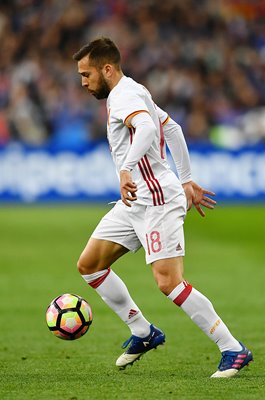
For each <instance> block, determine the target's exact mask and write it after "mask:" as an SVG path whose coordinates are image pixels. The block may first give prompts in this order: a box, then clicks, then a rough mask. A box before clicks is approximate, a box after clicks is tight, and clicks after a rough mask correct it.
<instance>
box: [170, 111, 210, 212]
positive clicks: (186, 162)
mask: <svg viewBox="0 0 265 400" xmlns="http://www.w3.org/2000/svg"><path fill="white" fill-rule="evenodd" d="M163 130H164V135H165V140H166V143H167V145H168V148H169V151H170V153H171V155H172V158H173V160H174V162H175V165H176V168H177V171H178V175H179V179H180V182H181V184H182V186H183V189H184V191H185V194H186V198H187V208H188V210H190V209H191V207H192V204H193V205H194V206H195V208H196V210H197V211H198V212H199V214H200V215H201V216H202V217H204V216H205V213H204V211H203V209H202V208H201V206H204V207H206V208H209V209H213V208H214V206H215V204H216V201H215V200H213V199H211V198H210V197H209V196H215V193H214V192H211V191H209V190H206V189H203V188H202V187H200V186H199V185H198V184H197V183H196V182H194V181H192V177H191V166H190V157H189V152H188V148H187V144H186V141H185V138H184V135H183V132H182V129H181V127H180V125H178V124H177V123H176V122H175V121H173V120H172V119H171V118H168V119H167V120H166V124H164V126H163Z"/></svg>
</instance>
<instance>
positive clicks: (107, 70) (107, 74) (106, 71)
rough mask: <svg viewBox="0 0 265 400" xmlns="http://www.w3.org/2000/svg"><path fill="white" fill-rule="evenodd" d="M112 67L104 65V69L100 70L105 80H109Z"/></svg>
mask: <svg viewBox="0 0 265 400" xmlns="http://www.w3.org/2000/svg"><path fill="white" fill-rule="evenodd" d="M113 69H114V67H113V65H111V64H105V65H104V67H103V68H102V73H103V75H104V76H105V78H110V77H111V76H112V74H113Z"/></svg>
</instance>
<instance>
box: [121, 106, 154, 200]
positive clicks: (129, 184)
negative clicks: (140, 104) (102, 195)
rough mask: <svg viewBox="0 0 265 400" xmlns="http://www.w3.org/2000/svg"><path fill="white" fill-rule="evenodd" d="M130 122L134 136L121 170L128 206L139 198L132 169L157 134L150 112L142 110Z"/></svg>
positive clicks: (123, 194) (123, 191) (123, 195)
mask: <svg viewBox="0 0 265 400" xmlns="http://www.w3.org/2000/svg"><path fill="white" fill-rule="evenodd" d="M128 123H129V124H130V125H131V126H132V127H133V128H134V130H135V132H134V138H133V142H132V145H131V147H130V150H129V152H128V154H127V157H126V160H125V161H124V163H123V165H122V167H121V170H120V192H121V199H122V201H123V202H124V204H126V206H128V207H131V204H130V201H135V200H136V199H137V195H136V192H137V187H136V185H135V183H134V182H133V181H132V176H131V171H132V170H133V169H134V167H135V166H136V165H137V163H138V162H139V161H140V160H141V158H142V157H143V156H144V155H145V154H146V153H147V152H148V150H149V149H150V147H151V145H152V143H153V140H154V138H155V134H156V126H155V124H154V122H153V120H152V118H151V116H150V114H149V113H148V112H140V113H138V114H136V115H135V116H133V117H132V118H131V119H130V121H128Z"/></svg>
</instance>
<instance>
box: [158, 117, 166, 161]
mask: <svg viewBox="0 0 265 400" xmlns="http://www.w3.org/2000/svg"><path fill="white" fill-rule="evenodd" d="M159 125H160V155H161V158H162V159H163V160H164V158H165V155H164V145H165V136H164V129H163V125H162V123H161V121H160V120H159Z"/></svg>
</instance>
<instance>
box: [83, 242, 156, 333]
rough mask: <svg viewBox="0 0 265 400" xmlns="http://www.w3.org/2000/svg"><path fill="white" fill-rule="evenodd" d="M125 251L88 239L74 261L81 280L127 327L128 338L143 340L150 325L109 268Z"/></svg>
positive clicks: (119, 246) (123, 285) (120, 281)
mask: <svg viewBox="0 0 265 400" xmlns="http://www.w3.org/2000/svg"><path fill="white" fill-rule="evenodd" d="M127 252H128V249H126V248H125V247H123V246H122V245H120V244H118V243H113V242H109V241H107V240H98V239H94V238H90V240H89V241H88V243H87V245H86V247H85V249H84V251H83V252H82V254H81V256H80V258H79V261H78V270H79V272H80V274H81V275H82V277H83V279H84V280H85V281H86V282H87V283H88V284H89V285H90V286H91V287H92V288H93V289H95V290H96V292H97V293H98V294H99V295H100V297H101V298H102V299H103V300H104V302H105V303H106V304H107V305H108V306H109V307H110V308H111V309H112V310H113V311H114V312H115V313H116V314H117V315H118V316H119V317H120V318H121V319H122V320H123V321H124V322H125V323H126V324H127V325H128V327H129V328H130V330H131V332H132V334H134V335H138V336H142V337H144V336H146V335H147V333H148V332H149V331H150V323H149V322H148V321H147V320H146V319H145V318H144V316H143V315H142V313H141V311H140V309H139V307H138V306H137V305H136V304H135V302H134V301H133V300H132V298H131V296H130V294H129V291H128V289H127V287H126V285H125V284H124V282H123V281H122V280H121V279H120V277H119V276H118V275H117V274H116V273H115V272H114V271H113V270H112V269H111V265H112V264H113V263H114V262H115V261H116V260H117V259H118V258H119V257H121V256H122V255H123V254H125V253H127Z"/></svg>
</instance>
